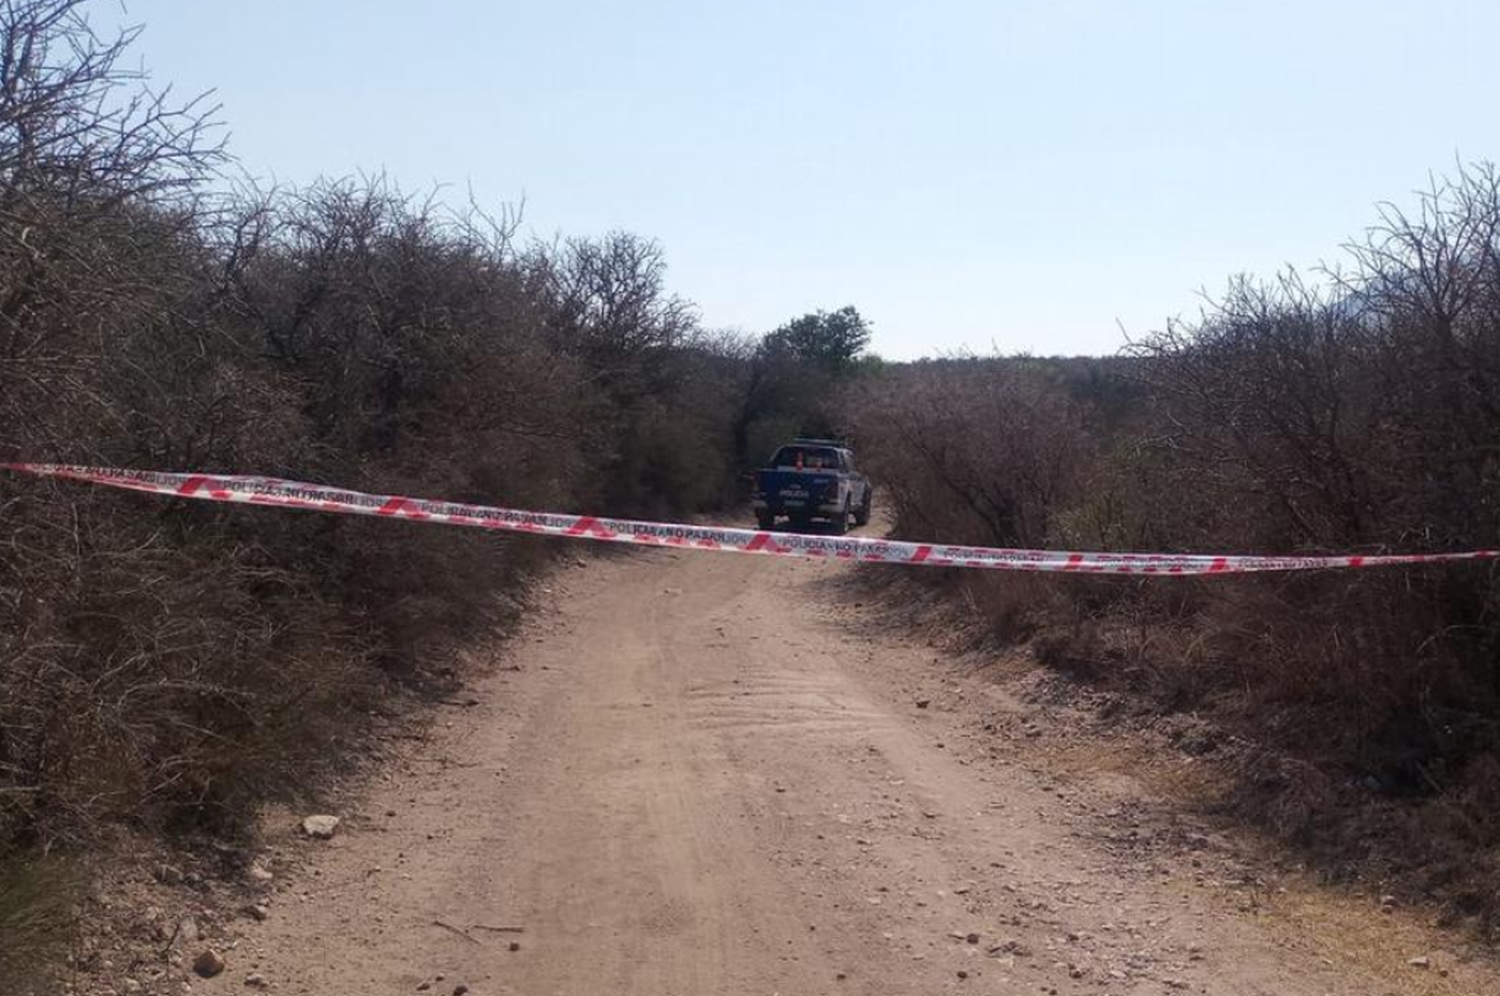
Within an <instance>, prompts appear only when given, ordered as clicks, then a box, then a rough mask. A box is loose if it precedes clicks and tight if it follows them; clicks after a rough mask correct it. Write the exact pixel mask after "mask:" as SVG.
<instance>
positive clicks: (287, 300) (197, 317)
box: [0, 0, 745, 979]
mask: <svg viewBox="0 0 1500 996" xmlns="http://www.w3.org/2000/svg"><path fill="white" fill-rule="evenodd" d="M83 6H84V5H83V4H82V3H81V2H79V0H26V2H22V0H0V29H3V37H4V40H5V45H6V46H7V51H8V52H10V54H11V56H13V57H8V58H6V59H4V60H0V84H4V85H0V425H4V426H5V431H4V435H3V436H0V460H7V461H9V460H25V461H60V462H74V463H92V464H105V465H112V466H124V467H131V466H136V467H148V468H160V469H192V470H202V471H208V472H232V473H261V474H268V475H276V476H282V477H288V478H302V479H309V480H316V481H324V482H329V483H336V484H340V485H344V486H348V487H353V488H361V489H364V490H370V491H376V492H386V493H406V494H420V495H428V496H434V497H442V498H451V499H455V500H459V501H474V502H483V503H487V504H500V505H509V506H514V507H530V508H541V509H574V508H576V509H580V510H607V511H610V512H615V513H620V512H630V511H637V510H652V511H659V512H662V513H678V512H682V511H688V510H695V509H697V508H701V507H704V506H706V505H709V504H712V503H713V502H716V501H718V500H719V499H720V498H721V497H722V496H723V495H724V494H725V493H726V490H727V488H726V485H725V480H726V478H728V477H729V476H730V473H731V471H730V468H731V466H732V464H733V461H732V458H731V456H730V452H731V449H732V441H731V436H732V432H731V429H730V421H731V414H732V412H733V411H734V410H735V408H736V406H737V404H738V398H737V392H738V390H739V388H740V386H741V385H742V383H743V380H744V375H745V365H744V363H743V356H741V355H740V354H738V353H737V352H736V351H735V350H734V349H732V348H727V341H726V340H723V339H719V338H715V337H710V336H707V335H705V334H703V333H702V332H701V331H700V330H699V329H698V327H697V318H696V314H695V313H694V311H693V309H692V308H691V306H690V305H688V304H687V303H686V302H683V301H682V300H680V299H679V298H677V297H675V296H673V295H672V294H671V293H670V292H669V291H668V289H667V287H666V285H665V261H664V256H663V254H662V251H661V249H660V247H659V246H657V245H656V244H655V243H653V242H651V241H649V240H646V239H641V238H638V237H636V236H633V235H630V234H627V233H613V234H610V235H608V236H606V237H604V238H602V239H597V240H587V239H584V240H572V241H568V242H564V243H561V244H559V245H538V246H518V245H517V244H516V242H515V232H516V226H517V224H518V219H517V218H516V216H515V215H514V214H513V213H503V214H501V215H499V216H490V215H487V214H485V213H484V212H482V211H480V210H478V209H477V208H474V207H472V206H470V207H468V208H464V209H459V210H452V209H449V208H448V207H446V206H444V205H442V204H440V203H437V202H436V201H435V200H431V199H429V200H426V201H423V200H415V199H412V198H410V197H408V196H406V195H404V194H402V193H401V192H400V191H399V190H397V189H396V188H395V187H394V186H393V185H392V184H390V183H388V182H386V181H385V180H384V179H383V178H381V177H369V178H361V179H357V180H345V181H335V182H321V183H317V184H314V185H312V186H310V187H308V188H306V189H302V190H279V191H271V192H261V191H256V190H253V189H247V190H241V191H236V192H231V193H225V192H224V191H223V190H222V189H220V188H217V187H216V188H213V189H210V188H209V187H207V186H205V185H204V183H203V181H204V179H205V178H206V177H208V176H210V175H212V174H213V173H214V172H215V171H216V170H218V169H219V168H220V167H222V166H223V165H224V162H225V160H224V156H223V155H222V152H221V150H220V148H219V147H218V145H217V144H216V140H215V138H214V132H213V129H212V126H211V124H210V121H209V118H208V112H207V111H206V109H204V108H202V107H201V106H200V105H198V104H196V103H188V104H186V105H183V106H175V107H174V106H172V105H170V104H168V103H167V102H166V101H165V99H159V98H157V97H155V96H153V95H152V94H151V93H150V92H148V91H146V90H144V89H142V88H141V86H140V80H139V78H138V76H137V75H136V74H135V73H134V72H133V71H130V70H128V69H127V68H126V63H124V62H122V61H121V60H122V58H123V57H124V53H125V49H126V48H127V46H128V45H129V43H130V41H131V40H132V39H133V37H134V34H133V33H131V32H127V33H126V34H125V35H122V36H120V37H118V38H102V37H99V36H97V35H95V34H94V32H93V31H92V30H91V28H90V27H89V25H88V23H87V20H86V19H85V17H84V10H83ZM557 550H558V547H557V546H555V545H554V546H549V545H544V544H543V543H541V542H539V541H536V540H534V539H529V538H525V537H519V538H518V537H497V536H493V535H489V534H486V533H482V532H480V531H477V530H457V529H439V528H435V527H432V526H425V527H424V526H418V525H414V524H410V523H391V522H384V521H372V520H361V519H350V518H339V517H332V516H318V515H311V514H296V513H289V512H285V511H272V510H266V509H249V508H243V507H237V508H233V509H230V508H222V507H215V506H206V505H202V504H195V503H174V502H164V501H160V500H153V499H148V498H144V497H142V496H139V495H128V494H123V493H119V492H107V491H104V490H98V491H90V490H85V489H83V488H80V487H78V486H70V485H64V484H57V483H49V482H45V481H36V480H21V479H17V478H15V477H13V476H5V477H3V478H0V867H4V868H10V867H26V868H37V869H40V868H41V866H40V865H38V864H36V863H35V858H36V855H39V854H41V853H45V852H49V851H50V852H56V851H58V850H59V849H61V850H64V851H67V850H69V849H78V850H81V849H83V848H86V847H88V846H89V845H90V843H91V842H93V841H94V840H96V839H97V836H98V833H99V830H100V828H101V826H103V825H105V824H107V823H110V822H118V823H126V824H129V825H130V826H132V827H134V828H137V829H139V830H142V831H146V832H152V831H155V832H172V833H179V834H197V833H202V832H204V831H210V832H214V833H218V834H228V835H233V834H238V833H243V832H244V831H245V830H246V828H247V827H248V826H249V825H250V824H251V822H252V820H253V817H254V815H255V812H256V809H257V806H258V804H259V803H260V802H261V801H262V800H264V799H266V798H269V797H273V796H284V797H295V796H299V795H305V794H307V793H309V792H312V791H315V790H316V788H317V786H318V784H319V780H320V777H319V776H320V775H321V774H322V773H324V772H326V771H328V770H329V769H330V768H332V767H335V766H337V765H338V764H340V763H343V762H345V761H347V759H349V758H351V757H357V756H359V755H360V754H361V752H362V751H363V750H365V749H366V748H367V745H366V744H365V743H364V742H363V741H362V735H363V733H364V732H365V727H364V721H365V719H366V718H367V717H368V715H369V714H370V712H371V711H374V710H381V711H383V710H385V709H386V708H387V707H388V706H389V705H390V704H391V703H392V696H393V695H395V694H396V693H397V692H398V691H399V690H401V689H408V690H416V691H422V690H426V689H429V688H432V687H436V686H435V683H442V682H446V681H448V680H450V679H451V677H452V676H453V674H454V673H455V669H456V668H457V667H458V663H459V650H460V648H461V647H462V646H463V645H464V644H465V643H466V642H467V641H471V640H473V639H474V638H475V637H476V636H479V635H481V634H485V633H489V632H493V631H494V630H495V629H496V627H498V626H503V625H506V624H508V623H510V622H512V621H513V618H514V615H515V613H516V611H517V605H518V604H519V601H518V598H517V597H516V596H518V595H519V594H520V592H521V590H522V589H523V588H524V586H525V585H526V584H527V582H528V580H529V579H531V578H533V577H535V576H536V574H537V573H538V572H540V571H542V570H544V569H545V568H546V566H547V564H548V561H549V560H550V558H551V557H552V556H555V555H556V552H557ZM38 881H40V880H38ZM0 887H3V883H0ZM47 891H48V890H46V889H44V888H40V887H38V888H37V889H28V890H23V891H20V892H17V891H14V890H12V891H11V892H9V893H7V895H8V896H9V897H10V898H9V900H0V917H6V918H8V919H6V920H5V921H4V922H3V923H0V927H4V928H5V929H0V966H8V965H9V964H10V963H8V962H6V961H5V959H7V958H10V957H13V956H14V955H15V953H16V950H17V948H18V946H19V945H25V944H29V943H30V942H29V940H28V939H27V938H28V937H29V934H28V933H27V931H24V930H22V929H21V928H20V927H19V926H16V927H15V928H14V929H11V925H18V924H21V923H22V922H23V921H24V922H31V921H28V920H26V918H27V917H41V918H43V919H46V918H48V917H50V916H51V915H52V914H51V913H50V912H48V911H49V910H51V909H52V907H51V906H48V902H49V900H48V899H47V897H46V896H45V895H43V893H46V892H47ZM7 903H8V905H7ZM38 922H40V921H38ZM0 975H3V976H4V977H6V978H7V979H10V978H11V977H12V976H11V975H10V974H9V972H7V971H6V970H5V969H4V968H3V967H0Z"/></svg>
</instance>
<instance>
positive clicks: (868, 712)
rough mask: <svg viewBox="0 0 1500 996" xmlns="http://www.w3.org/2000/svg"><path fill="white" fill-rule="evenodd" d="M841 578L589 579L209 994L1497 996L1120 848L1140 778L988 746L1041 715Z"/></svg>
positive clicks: (510, 650) (604, 564)
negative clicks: (986, 714) (905, 639)
mask: <svg viewBox="0 0 1500 996" xmlns="http://www.w3.org/2000/svg"><path fill="white" fill-rule="evenodd" d="M844 570H847V568H845V567H843V566H841V565H834V564H817V563H796V564H792V563H784V562H777V561H762V560H759V559H755V558H738V557H724V556H714V555H704V554H694V553H673V552H665V551H662V552H650V553H643V554H638V555H631V556H626V557H619V558H610V559H604V560H598V561H592V562H590V566H588V567H587V568H586V569H580V570H577V571H570V572H568V573H567V575H566V576H565V577H564V578H563V579H561V580H559V582H558V583H557V584H556V585H555V587H554V591H553V598H554V600H555V601H554V604H553V605H552V606H550V607H549V608H548V609H547V610H546V611H544V612H543V613H542V614H541V615H540V616H539V617H538V619H536V620H535V621H534V622H533V623H532V624H531V625H530V626H529V627H528V628H527V630H526V631H525V632H524V633H523V634H522V636H521V637H519V638H518V639H516V640H515V641H513V642H512V643H511V644H509V645H507V646H505V647H503V648H501V649H500V650H499V651H497V654H498V655H499V657H500V658H502V659H503V663H504V664H506V665H509V666H516V667H519V668H520V670H516V671H510V670H501V669H491V670H490V673H489V675H488V677H485V678H483V679H481V680H480V681H479V682H478V683H477V684H476V686H475V688H474V695H475V698H477V699H478V705H476V706H474V707H473V708H470V709H465V710H462V711H459V712H454V713H452V714H450V716H451V718H450V719H449V721H448V723H447V725H440V726H438V727H435V728H434V730H433V735H432V737H431V738H430V741H429V742H428V743H427V744H426V745H424V746H423V747H422V748H420V749H419V750H418V751H417V752H416V753H415V754H413V755H412V756H411V757H410V758H408V760H407V761H406V762H404V763H402V764H400V765H398V766H396V768H395V770H391V771H389V772H387V774H386V776H385V778H384V779H383V780H376V781H373V782H372V783H371V784H370V785H369V786H368V787H367V789H366V790H364V791H363V792H362V793H361V794H360V795H359V797H358V798H357V799H351V800H350V801H349V803H348V804H347V806H346V810H345V813H344V815H345V816H346V818H347V819H346V825H347V831H345V832H341V833H340V835H339V836H337V837H336V838H335V839H334V840H332V841H330V842H327V843H307V842H298V843H290V842H285V843H284V845H283V846H285V847H287V848H293V847H295V848H298V849H301V850H302V851H304V852H305V856H306V859H307V865H306V867H305V868H304V869H303V870H302V871H300V872H299V873H298V874H296V875H294V876H290V877H289V876H282V877H281V878H279V879H278V885H277V891H276V894H275V895H274V897H272V902H271V906H270V908H271V916H270V917H269V918H268V919H267V921H266V922H265V923H259V924H249V925H247V927H246V929H245V932H244V933H245V936H244V938H243V939H242V941H241V942H240V944H239V946H238V948H237V950H235V951H234V952H232V953H231V955H230V958H231V970H230V972H228V973H226V974H225V975H224V976H222V977H220V978H219V979H215V980H212V981H209V982H201V983H197V984H196V991H198V992H203V991H209V992H225V993H227V992H243V991H245V990H244V986H243V984H242V983H243V979H244V974H245V973H246V972H249V971H257V972H260V973H262V974H264V975H265V976H266V977H267V978H269V979H270V980H271V981H272V983H273V985H274V986H275V987H276V989H277V990H278V991H280V992H284V993H307V994H314V993H317V994H324V993H344V992H350V993H353V992H358V993H404V992H415V991H418V987H419V986H420V985H422V984H424V983H426V984H428V986H429V987H430V991H432V992H439V993H446V992H451V991H452V987H453V986H454V985H455V984H456V983H457V982H459V981H462V982H463V983H464V984H466V985H468V986H469V987H471V988H470V991H471V992H472V993H474V994H475V996H488V994H490V993H511V994H527V996H531V994H536V996H542V994H585V993H587V994H594V993H606V992H607V993H640V994H648V993H649V994H652V996H665V994H674V993H675V994H682V996H702V994H731V993H734V994H739V993H765V994H771V993H783V994H788V996H790V994H811V993H857V994H874V993H882V994H887V993H913V994H916V993H922V994H927V993H941V992H972V993H1019V992H1033V993H1036V992H1045V993H1049V994H1084V993H1088V994H1100V993H1110V994H1136V993H1151V994H1159V993H1174V992H1197V993H1211V994H1225V996H1230V994H1235V996H1240V994H1244V996H1250V994H1265V996H1271V994H1276V996H1296V994H1318V996H1323V994H1339V996H1342V994H1349V996H1353V994H1356V993H1358V994H1365V993H1381V992H1413V993H1428V992H1432V993H1448V992H1451V993H1476V994H1477V993H1480V992H1486V991H1488V992H1495V991H1500V987H1497V988H1489V986H1490V984H1491V983H1492V982H1493V981H1494V976H1489V975H1485V974H1482V973H1483V971H1484V970H1483V969H1482V967H1481V966H1478V965H1467V966H1463V965H1455V966H1454V968H1453V971H1452V973H1451V974H1450V975H1449V976H1447V977H1440V976H1439V975H1438V973H1437V972H1436V971H1432V972H1428V973H1419V972H1418V971H1417V970H1414V969H1408V968H1406V967H1405V965H1404V957H1398V956H1399V955H1400V952H1391V958H1392V959H1393V964H1394V965H1396V966H1397V967H1395V968H1393V969H1391V970H1390V971H1385V970H1384V966H1373V967H1372V966H1369V965H1365V964H1362V963H1360V962H1358V961H1357V960H1354V959H1351V957H1349V956H1348V953H1347V952H1345V951H1343V950H1342V949H1339V948H1338V947H1337V946H1336V945H1327V944H1322V943H1320V942H1318V941H1317V940H1316V939H1313V938H1310V937H1309V936H1298V935H1293V934H1289V933H1288V932H1287V931H1286V930H1283V929H1279V927H1278V924H1276V923H1274V922H1267V921H1265V919H1264V918H1263V917H1262V918H1259V919H1258V918H1257V917H1254V916H1249V915H1246V914H1245V913H1244V912H1243V911H1240V910H1237V909H1236V908H1235V907H1234V906H1233V905H1232V904H1231V903H1227V902H1226V901H1225V900H1224V898H1223V895H1222V894H1221V893H1220V892H1219V891H1216V890H1213V889H1205V888H1203V884H1202V883H1203V879H1204V875H1205V870H1204V867H1203V861H1204V858H1203V857H1202V856H1201V855H1198V854H1196V853H1193V852H1188V851H1187V850H1183V851H1182V852H1181V853H1179V854H1171V853H1167V854H1154V855H1152V856H1149V857H1148V858H1143V859H1139V860H1138V859H1136V858H1135V857H1134V856H1133V854H1132V852H1131V851H1130V850H1129V849H1125V850H1121V849H1119V848H1115V847H1113V846H1111V845H1110V841H1111V840H1113V839H1114V835H1115V831H1117V830H1118V829H1119V827H1120V820H1119V818H1117V817H1111V816H1108V815H1104V812H1105V811H1108V812H1116V810H1114V809H1109V808H1108V805H1107V804H1106V796H1108V794H1109V792H1117V791H1118V790H1119V786H1120V784H1121V780H1120V778H1119V776H1112V777H1113V781H1111V782H1110V785H1111V786H1113V788H1111V789H1109V792H1107V791H1106V789H1104V788H1099V787H1096V786H1094V785H1092V784H1091V783H1089V782H1088V781H1086V780H1085V781H1080V782H1074V783H1070V784H1069V785H1068V786H1067V788H1066V790H1065V791H1064V790H1062V789H1060V788H1059V783H1058V780H1057V778H1056V777H1054V776H1053V775H1051V774H1048V773H1047V772H1046V771H1045V770H1043V768H1042V767H1041V766H1039V764H1038V761H1037V758H1035V757H1033V756H1031V755H1029V754H1028V752H1027V751H1028V747H1027V744H1026V742H1025V741H1024V740H1021V741H1019V742H1011V741H1003V740H998V739H996V738H994V737H987V736H985V735H983V733H982V731H980V730H979V729H978V727H977V724H978V722H979V721H980V717H978V716H977V711H979V710H980V708H981V705H980V704H981V703H982V708H983V709H994V708H1017V707H1016V706H1015V704H1014V703H1010V702H1006V701H1005V699H1004V696H1003V694H1002V693H1000V692H998V691H996V690H995V689H993V688H990V689H978V690H976V691H975V693H974V694H971V695H970V696H969V699H968V701H969V702H970V706H969V707H965V706H962V705H953V706H952V707H951V708H949V707H946V706H945V707H934V708H931V709H924V710H919V709H916V708H915V707H914V706H913V704H912V695H911V689H912V688H914V687H922V686H930V685H934V684H938V683H940V682H943V681H949V682H958V681H962V680H965V679H962V678H961V677H955V676H953V675H944V674H941V673H940V672H939V671H936V670H934V666H933V664H932V654H931V652H930V651H923V650H920V649H918V648H916V647H913V646H906V645H903V644H902V642H901V641H899V640H893V639H892V638H890V637H887V636H871V635H869V634H863V635H862V634H860V633H858V632H851V631H850V629H849V627H850V625H851V621H852V622H853V623H855V624H857V621H858V619H859V616H858V615H857V614H855V615H853V616H851V615H849V614H847V613H843V612H839V611H835V610H832V609H830V608H829V607H828V600H829V599H830V597H831V596H830V594H829V590H828V589H829V584H828V582H830V581H835V580H837V579H838V575H839V574H840V573H841V572H842V571H844ZM954 687H958V686H954ZM1100 784H1101V785H1103V784H1104V783H1103V781H1101V783H1100ZM1124 784H1125V785H1126V786H1127V791H1128V784H1129V783H1128V779H1127V780H1126V781H1125V783H1124ZM289 822H290V821H289V820H282V821H281V822H280V823H276V822H273V823H272V825H270V826H269V827H268V828H267V832H268V834H270V835H271V837H272V838H273V839H276V838H281V839H283V840H285V838H286V837H289V836H291V831H290V826H289ZM1195 861H1196V862H1197V864H1196V865H1195V864H1194V862H1195ZM1208 870H1209V871H1210V872H1211V871H1212V870H1213V869H1212V868H1211V867H1210V868H1209V869H1208ZM1376 919H1378V917H1377V918H1376ZM498 926H522V927H524V932H522V933H518V934H513V933H501V932H496V931H494V930H493V929H490V928H494V927H498ZM1377 926H1379V925H1378V924H1377ZM513 944H516V945H518V946H519V948H518V950H511V948H512V945H513ZM438 975H442V976H443V979H442V980H441V981H438V980H437V978H436V977H437V976H438Z"/></svg>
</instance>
